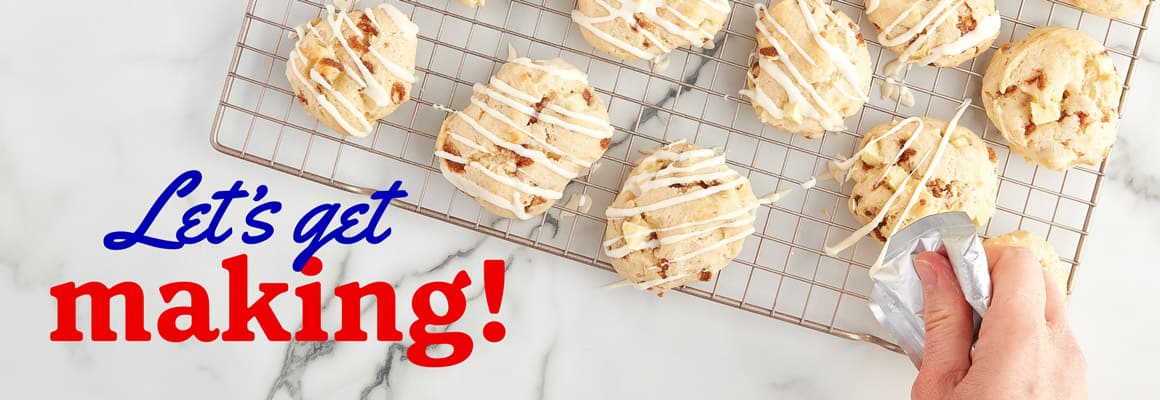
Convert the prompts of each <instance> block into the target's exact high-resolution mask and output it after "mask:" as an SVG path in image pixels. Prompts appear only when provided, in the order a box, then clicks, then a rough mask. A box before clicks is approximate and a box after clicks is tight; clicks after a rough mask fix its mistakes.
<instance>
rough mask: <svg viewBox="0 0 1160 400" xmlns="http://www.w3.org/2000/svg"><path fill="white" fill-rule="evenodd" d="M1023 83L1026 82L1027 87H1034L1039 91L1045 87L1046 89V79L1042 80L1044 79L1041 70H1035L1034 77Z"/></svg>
mask: <svg viewBox="0 0 1160 400" xmlns="http://www.w3.org/2000/svg"><path fill="white" fill-rule="evenodd" d="M1025 82H1026V83H1027V84H1028V85H1035V87H1037V88H1039V90H1043V89H1044V88H1046V87H1047V80H1046V79H1044V77H1043V70H1041V69H1040V70H1036V71H1035V76H1033V77H1031V78H1030V79H1028V80H1027V81H1025Z"/></svg>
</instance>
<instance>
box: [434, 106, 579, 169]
mask: <svg viewBox="0 0 1160 400" xmlns="http://www.w3.org/2000/svg"><path fill="white" fill-rule="evenodd" d="M455 116H456V117H459V119H461V120H463V122H466V123H467V125H468V126H470V127H471V129H472V130H474V131H475V132H476V133H478V134H480V135H481V136H483V137H485V138H487V140H488V141H491V143H493V144H495V145H496V146H497V147H500V148H503V149H507V150H510V151H512V152H514V153H516V154H517V155H519V156H520V157H527V158H530V159H532V161H535V162H538V163H543V165H544V166H546V167H547V168H548V169H549V170H551V171H552V172H555V173H556V174H558V175H560V176H562V177H564V178H567V179H572V178H575V177H576V173H575V172H573V171H570V170H568V169H565V168H563V167H561V166H560V165H558V164H557V162H556V161H553V160H552V159H550V158H548V155H547V154H544V152H542V151H539V150H536V149H528V148H524V146H520V145H519V144H517V143H515V142H511V141H508V140H505V139H503V138H500V137H499V136H497V135H496V134H495V133H494V132H492V131H490V130H488V129H487V128H485V127H484V126H483V125H481V124H480V123H479V122H478V121H476V120H475V119H474V118H471V116H469V115H467V114H465V113H463V112H462V111H456V112H455ZM450 134H455V132H450Z"/></svg>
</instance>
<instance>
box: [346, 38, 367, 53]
mask: <svg viewBox="0 0 1160 400" xmlns="http://www.w3.org/2000/svg"><path fill="white" fill-rule="evenodd" d="M347 43H350V48H352V49H355V50H358V52H359V54H366V53H367V52H368V51H370V50H371V39H370V38H369V37H366V36H363V37H358V38H350V39H347Z"/></svg>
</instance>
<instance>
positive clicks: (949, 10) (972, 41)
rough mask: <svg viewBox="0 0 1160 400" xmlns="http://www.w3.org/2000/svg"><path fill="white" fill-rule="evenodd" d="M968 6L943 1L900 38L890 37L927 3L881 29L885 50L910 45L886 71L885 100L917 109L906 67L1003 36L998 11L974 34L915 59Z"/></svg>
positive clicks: (873, 6)
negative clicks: (905, 78) (905, 77)
mask: <svg viewBox="0 0 1160 400" xmlns="http://www.w3.org/2000/svg"><path fill="white" fill-rule="evenodd" d="M965 2H966V0H941V1H939V3H938V4H936V5H935V7H934V8H933V9H931V10H930V12H929V13H927V15H925V16H923V18H922V19H921V20H919V22H918V24H916V25H915V26H913V27H911V28H910V29H909V30H907V31H905V32H902V33H900V34H898V35H897V36H894V37H893V38H892V37H890V32H893V31H894V30H895V29H896V28H898V25H899V24H901V23H902V21H904V20H906V18H907V17H908V16H910V15H911V14H913V13H914V12H916V11H917V10H918V7H919V6H922V5H923V4H925V3H923V2H914V4H913V5H911V6H910V7H909V8H907V9H906V11H904V12H902V13H901V14H899V15H898V17H897V18H895V19H894V21H892V22H891V23H890V24H887V25H886V26H885V27H883V28H882V29H881V31H880V32H879V33H878V41H879V43H881V44H882V45H883V46H887V47H892V46H898V45H901V44H904V43H910V44H909V45H908V46H907V47H906V49H905V50H903V52H902V53H901V54H899V55H898V59H896V60H894V61H891V62H890V63H888V64H887V65H886V68H885V70H884V71H883V72H885V74H886V76H887V78H886V82H885V83H884V84H883V85H882V97H883V98H890V99H894V100H897V101H899V102H900V103H902V105H903V106H906V107H910V106H913V105H914V95H913V94H912V93H910V89H909V88H907V87H906V85H905V84H904V83H903V82H902V81H901V80H902V74H903V72H904V68H903V67H904V66H909V65H910V64H918V65H927V64H930V63H933V62H935V61H937V60H938V59H939V58H942V57H944V56H948V55H953V54H959V53H962V52H964V51H967V50H969V49H971V48H973V47H975V46H978V45H979V44H981V43H982V42H984V41H986V40H987V39H988V38H990V37H992V36H994V35H996V34H998V33H999V29H1000V25H1001V23H1002V17H1000V15H999V13H998V11H996V12H995V13H993V14H991V15H988V16H986V17H984V18H983V19H982V20H981V21H979V22H978V24H977V25H976V26H975V29H973V30H971V31H970V32H967V33H965V34H963V35H962V36H960V37H959V38H958V39H955V40H954V41H951V42H949V43H945V44H943V45H940V46H937V47H935V48H933V49H931V50H930V51H929V53H928V54H927V55H926V56H925V57H923V58H919V59H915V58H914V56H915V53H917V52H918V49H920V48H922V46H923V45H925V44H926V42H927V41H929V40H930V38H931V37H932V36H933V35H934V33H935V30H936V29H937V27H939V26H941V25H942V24H943V22H946V20H947V19H948V18H950V17H951V16H953V15H956V14H957V12H958V11H957V10H958V8H959V6H961V5H962V4H963V3H965ZM871 3H873V4H871ZM877 3H878V2H877V1H872V2H871V1H868V2H867V7H866V13H867V14H869V13H872V12H874V11H875V10H876V9H877V8H878V4H877Z"/></svg>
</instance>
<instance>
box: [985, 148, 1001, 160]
mask: <svg viewBox="0 0 1160 400" xmlns="http://www.w3.org/2000/svg"><path fill="white" fill-rule="evenodd" d="M987 158H989V159H991V162H997V161H999V157H995V149H992V148H991V146H987Z"/></svg>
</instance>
